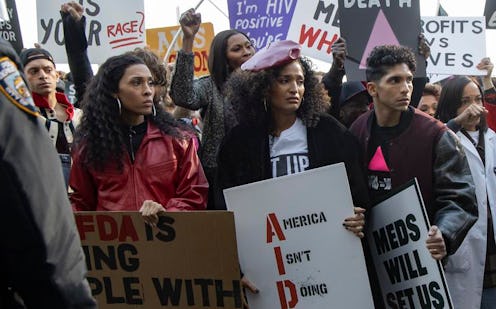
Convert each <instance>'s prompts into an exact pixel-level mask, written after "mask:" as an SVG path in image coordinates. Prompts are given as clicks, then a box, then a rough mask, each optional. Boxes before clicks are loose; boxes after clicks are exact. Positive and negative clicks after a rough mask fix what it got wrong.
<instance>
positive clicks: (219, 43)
mask: <svg viewBox="0 0 496 309" xmlns="http://www.w3.org/2000/svg"><path fill="white" fill-rule="evenodd" d="M179 22H180V24H181V29H182V31H183V47H182V49H181V50H180V51H179V52H178V55H177V60H176V68H175V73H174V76H173V77H172V85H171V97H172V100H173V101H174V104H176V105H177V106H182V107H185V108H188V109H191V110H198V109H201V115H202V119H203V134H202V141H201V143H202V147H201V151H200V159H201V161H202V164H203V167H204V169H205V173H206V175H207V178H208V181H209V183H210V188H211V190H210V198H209V205H208V208H209V209H213V208H215V207H214V205H215V203H216V202H218V201H216V198H217V197H216V196H215V195H214V192H215V191H214V190H213V188H214V187H215V186H216V184H215V173H216V168H217V160H216V155H217V151H218V147H219V145H220V143H221V141H222V138H223V137H224V135H225V134H226V132H228V131H229V130H230V129H231V128H232V127H234V126H235V125H236V123H237V121H236V117H235V115H234V112H233V108H232V104H231V103H230V102H227V101H226V100H225V98H224V83H225V82H226V80H227V79H228V77H229V75H230V74H231V73H232V72H233V71H235V70H237V69H239V67H240V66H241V64H243V63H244V62H245V61H246V60H248V59H250V58H251V56H253V54H254V53H255V49H254V48H253V46H252V44H251V42H250V39H249V38H248V37H247V36H246V35H245V34H244V33H242V32H239V31H237V30H225V31H221V32H219V33H218V34H217V35H216V36H215V37H214V39H213V41H212V44H211V46H210V52H209V57H208V70H209V72H210V76H207V77H202V78H199V79H197V80H194V78H193V73H194V57H193V52H192V50H193V41H194V38H195V35H196V33H197V32H198V29H199V27H200V24H201V16H200V14H199V13H195V11H194V10H193V9H190V10H188V11H186V12H185V13H183V15H182V16H181V18H180V20H179Z"/></svg>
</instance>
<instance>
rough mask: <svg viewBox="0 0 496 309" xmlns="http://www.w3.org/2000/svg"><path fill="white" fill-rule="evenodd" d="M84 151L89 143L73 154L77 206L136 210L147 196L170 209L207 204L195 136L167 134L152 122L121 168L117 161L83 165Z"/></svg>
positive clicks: (72, 179)
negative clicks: (99, 167) (100, 166)
mask: <svg viewBox="0 0 496 309" xmlns="http://www.w3.org/2000/svg"><path fill="white" fill-rule="evenodd" d="M82 151H84V146H83V147H81V148H80V149H77V150H76V151H75V152H73V155H72V158H73V166H72V170H71V176H70V180H69V184H70V187H71V188H72V189H73V190H74V193H72V195H71V197H70V198H71V203H72V207H73V209H74V210H77V211H82V210H107V211H109V210H110V211H115V210H120V211H123V210H127V211H129V210H131V211H134V210H136V211H137V210H139V209H140V208H141V205H142V204H143V202H144V201H145V200H152V201H155V202H157V203H160V204H161V205H162V206H164V208H165V209H166V210H170V211H177V210H203V209H205V207H206V204H207V194H208V183H207V180H206V178H205V174H204V173H203V169H202V167H201V165H200V161H199V159H198V156H197V154H196V149H195V146H194V144H193V143H192V142H191V140H190V139H188V140H180V139H177V138H174V137H172V136H170V135H166V134H164V133H162V132H161V131H160V130H159V129H158V128H157V127H156V126H155V125H153V124H152V123H151V122H149V123H148V128H147V132H146V134H145V136H144V138H143V141H142V142H141V145H140V146H139V149H138V151H137V153H136V158H135V161H134V163H131V160H130V158H129V155H128V154H127V152H126V153H125V155H124V168H123V170H122V171H119V169H118V168H117V164H116V163H115V162H110V163H109V164H108V165H107V166H105V168H104V169H103V171H97V170H94V169H89V168H87V167H86V166H83V164H82V162H81V152H82Z"/></svg>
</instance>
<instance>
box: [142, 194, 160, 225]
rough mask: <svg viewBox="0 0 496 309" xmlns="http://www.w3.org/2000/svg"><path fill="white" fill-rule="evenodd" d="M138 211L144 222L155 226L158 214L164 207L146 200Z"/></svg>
mask: <svg viewBox="0 0 496 309" xmlns="http://www.w3.org/2000/svg"><path fill="white" fill-rule="evenodd" d="M139 211H140V213H141V215H142V216H143V219H144V220H145V222H146V223H148V224H150V225H151V226H157V223H158V215H160V214H163V213H165V208H164V206H162V205H160V204H159V203H157V202H154V201H150V200H146V201H144V202H143V205H142V206H141V208H140V210H139Z"/></svg>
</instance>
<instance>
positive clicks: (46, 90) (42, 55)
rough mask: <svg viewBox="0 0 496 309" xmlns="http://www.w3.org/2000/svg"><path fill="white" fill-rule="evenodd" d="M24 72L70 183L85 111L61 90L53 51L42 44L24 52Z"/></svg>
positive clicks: (22, 57)
mask: <svg viewBox="0 0 496 309" xmlns="http://www.w3.org/2000/svg"><path fill="white" fill-rule="evenodd" d="M20 57H21V61H22V64H23V66H24V74H25V76H26V78H27V80H28V82H29V86H30V88H31V92H32V95H33V100H34V103H35V104H36V106H37V107H38V108H39V109H40V111H41V115H42V116H43V117H44V118H45V126H46V129H47V130H48V135H49V136H50V139H51V140H52V143H53V145H54V146H55V147H56V148H57V152H58V154H59V158H60V161H61V164H62V170H63V172H64V179H65V183H66V185H67V184H68V182H69V173H70V170H71V146H72V143H73V139H74V132H75V128H76V127H77V125H78V123H79V118H80V117H81V111H80V110H79V109H77V108H74V107H73V106H72V104H71V103H70V102H69V100H68V99H67V97H66V95H65V94H64V93H63V92H57V90H56V86H57V80H58V74H57V71H56V69H55V63H54V62H53V58H52V55H51V54H50V53H49V52H48V51H47V50H45V49H42V48H28V49H25V50H23V51H22V52H21V55H20Z"/></svg>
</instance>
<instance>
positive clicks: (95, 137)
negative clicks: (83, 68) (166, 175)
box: [74, 54, 185, 170]
mask: <svg viewBox="0 0 496 309" xmlns="http://www.w3.org/2000/svg"><path fill="white" fill-rule="evenodd" d="M137 64H145V63H144V62H143V60H141V59H140V58H138V57H136V56H133V55H130V54H123V55H119V56H114V57H110V58H108V59H107V60H106V61H105V62H104V63H103V64H102V65H101V66H100V68H99V69H98V73H97V74H96V75H95V76H94V77H93V79H92V80H91V82H90V83H89V85H88V91H86V93H85V95H84V98H83V101H82V103H81V107H82V110H83V117H82V119H81V123H80V125H79V126H78V128H77V131H76V137H75V148H74V150H76V149H78V148H79V147H81V146H83V145H84V151H83V153H82V154H81V155H82V162H83V164H86V165H87V166H89V167H92V168H95V169H100V170H101V169H103V167H104V166H105V164H106V163H108V162H109V161H115V162H117V163H118V166H119V167H120V168H122V167H123V161H122V160H123V156H124V153H125V152H126V146H125V145H126V140H125V136H124V134H123V130H124V129H128V127H129V126H126V125H125V124H124V123H123V122H122V120H121V116H120V110H119V106H118V104H117V102H116V99H115V97H114V95H115V93H117V92H118V90H119V81H120V80H121V78H122V76H123V75H124V73H125V71H126V70H127V68H129V67H130V66H132V65H137ZM154 104H155V109H156V115H155V116H146V119H148V121H150V122H151V123H153V124H155V125H156V126H157V127H158V128H159V129H160V131H162V132H163V133H165V134H169V135H171V136H174V137H177V138H185V136H184V133H183V132H182V131H183V130H182V129H183V127H182V126H181V125H180V124H178V123H177V122H176V120H175V119H174V118H172V116H171V115H169V114H168V113H167V112H165V111H164V110H163V109H162V108H160V107H159V105H158V103H157V102H154Z"/></svg>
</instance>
